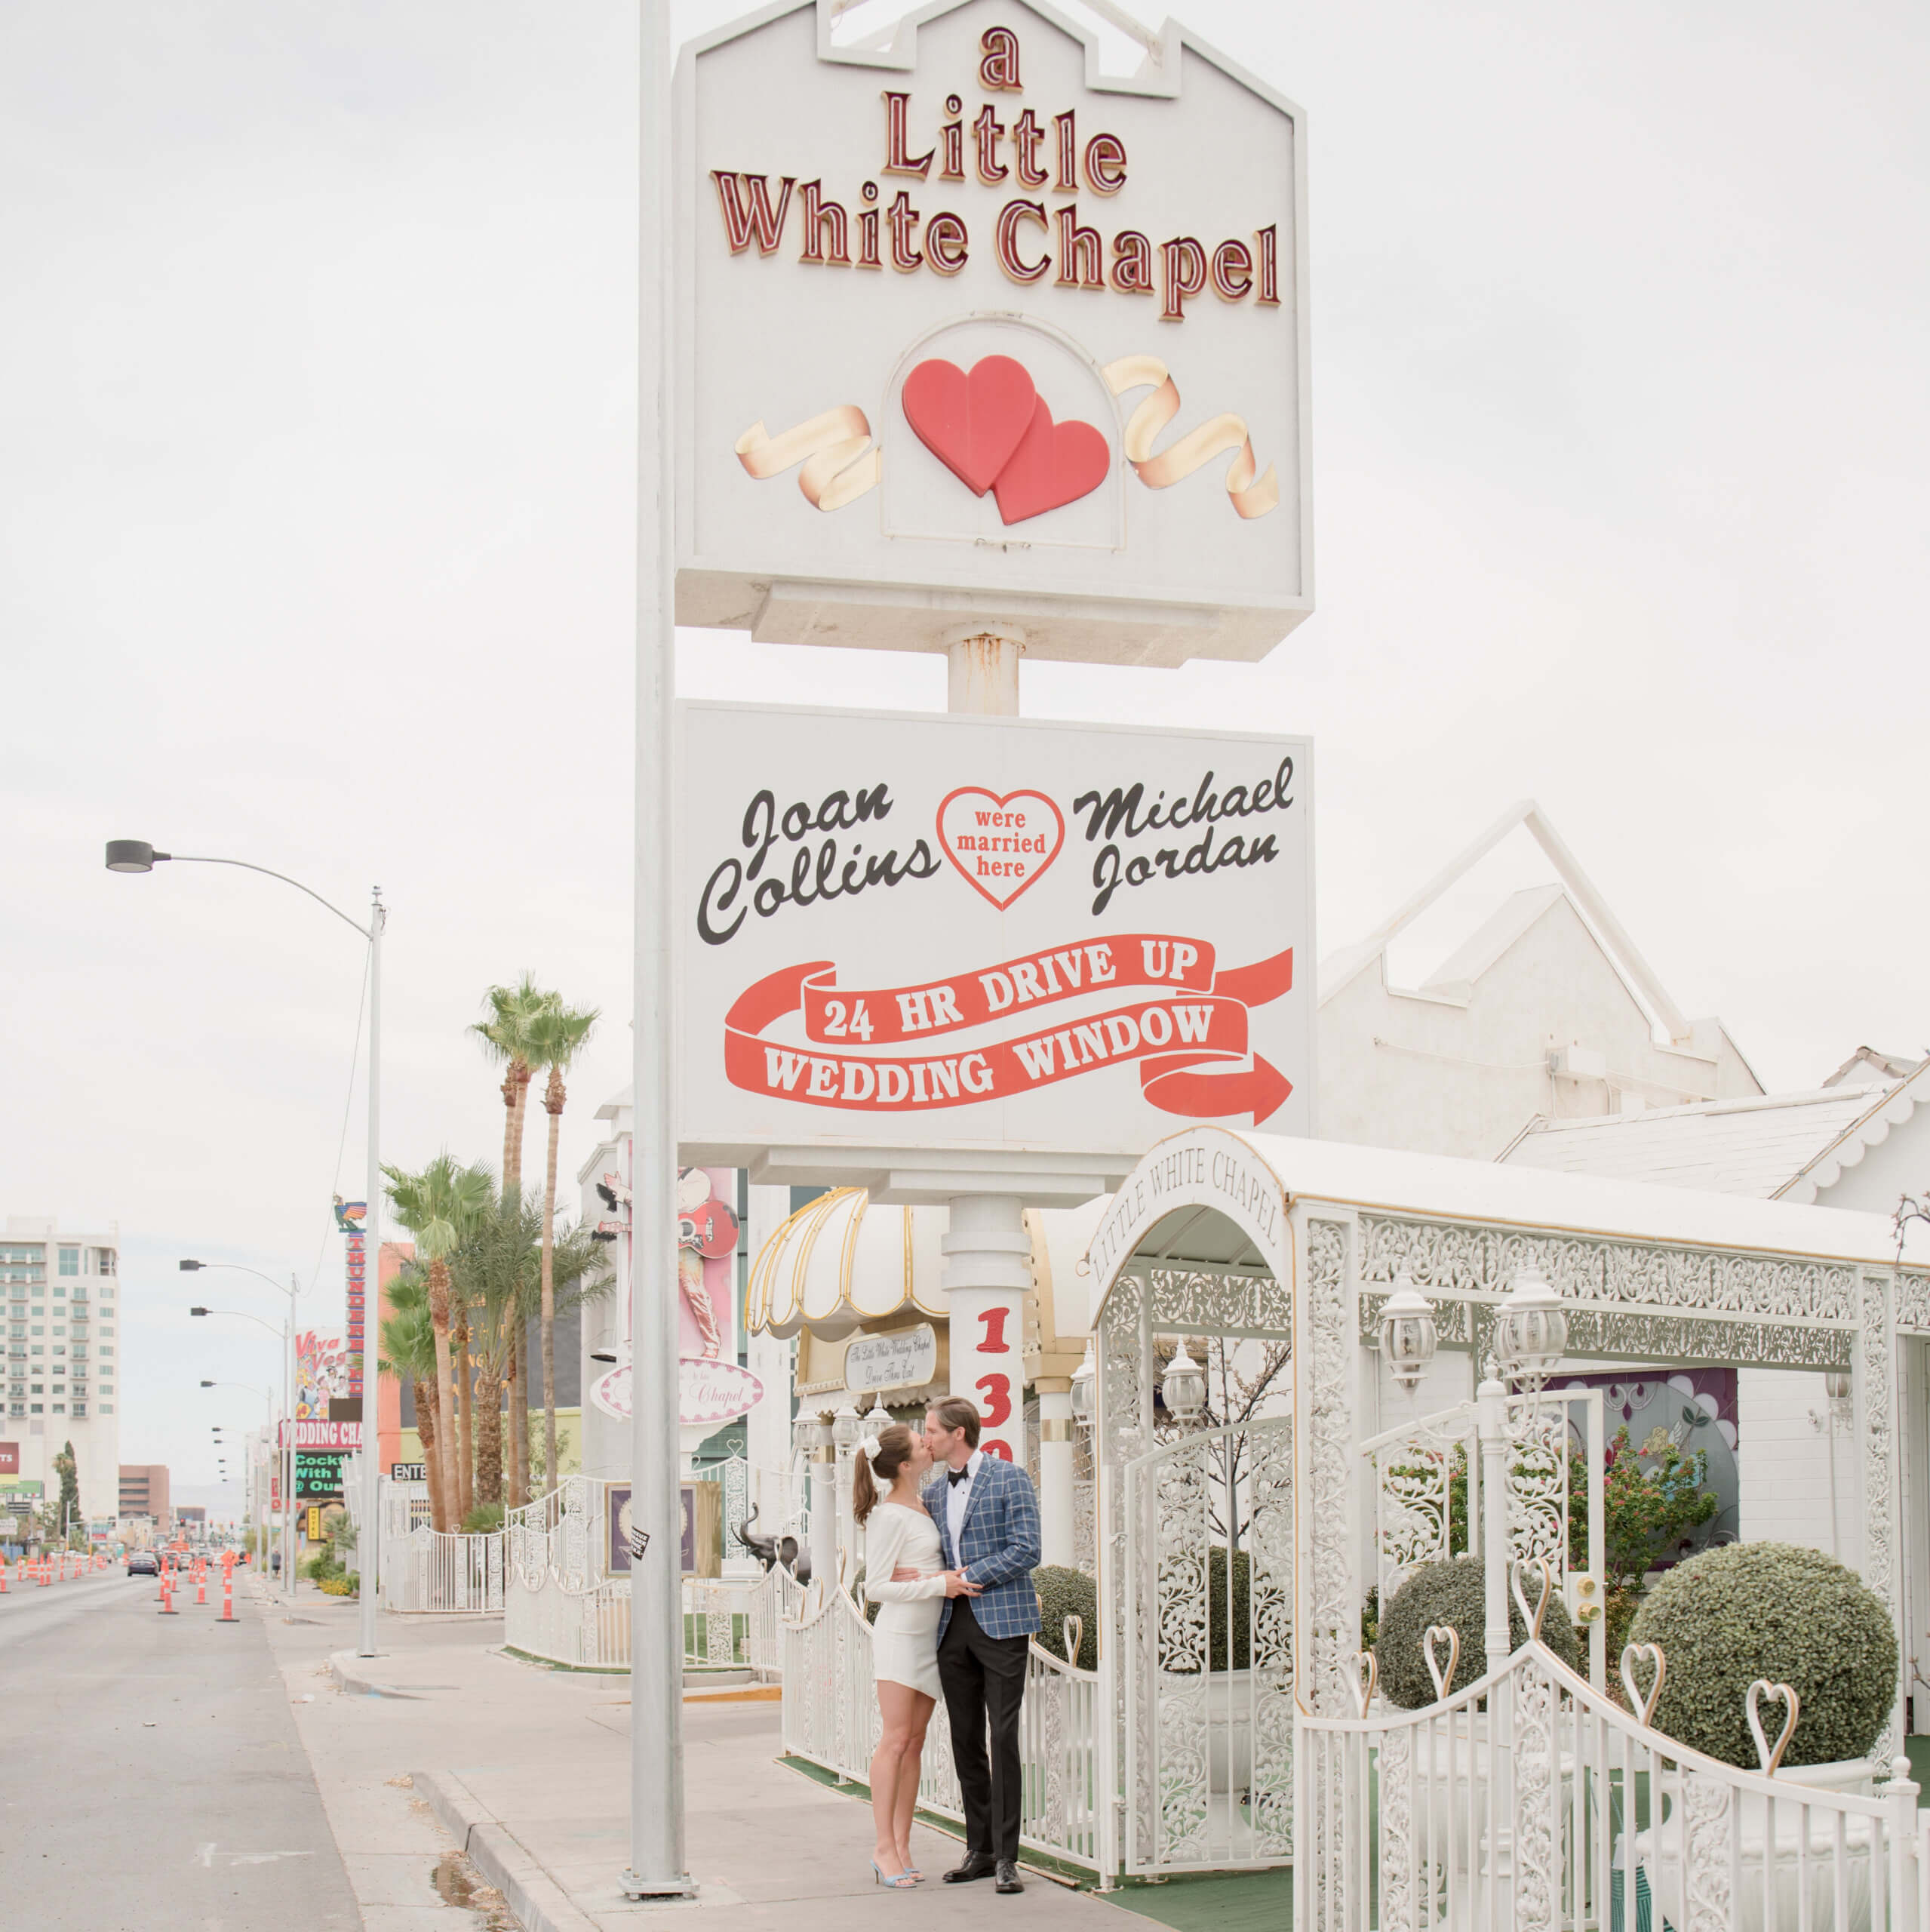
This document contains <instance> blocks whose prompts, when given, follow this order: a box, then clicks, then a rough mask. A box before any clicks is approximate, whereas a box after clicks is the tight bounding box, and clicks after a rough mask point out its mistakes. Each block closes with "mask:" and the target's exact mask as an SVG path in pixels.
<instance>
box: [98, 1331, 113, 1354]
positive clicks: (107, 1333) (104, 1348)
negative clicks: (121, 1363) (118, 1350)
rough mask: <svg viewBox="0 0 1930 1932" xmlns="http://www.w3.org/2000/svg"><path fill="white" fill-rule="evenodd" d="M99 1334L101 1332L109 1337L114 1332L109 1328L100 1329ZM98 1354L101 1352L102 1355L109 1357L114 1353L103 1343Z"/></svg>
mask: <svg viewBox="0 0 1930 1932" xmlns="http://www.w3.org/2000/svg"><path fill="white" fill-rule="evenodd" d="M100 1332H101V1333H102V1334H103V1335H111V1334H113V1332H114V1331H113V1330H112V1329H111V1328H103V1329H102V1330H101V1331H100ZM100 1352H101V1353H102V1354H103V1355H112V1353H113V1352H114V1351H113V1350H112V1349H110V1348H109V1347H108V1346H106V1344H105V1343H103V1344H102V1346H101V1350H100Z"/></svg>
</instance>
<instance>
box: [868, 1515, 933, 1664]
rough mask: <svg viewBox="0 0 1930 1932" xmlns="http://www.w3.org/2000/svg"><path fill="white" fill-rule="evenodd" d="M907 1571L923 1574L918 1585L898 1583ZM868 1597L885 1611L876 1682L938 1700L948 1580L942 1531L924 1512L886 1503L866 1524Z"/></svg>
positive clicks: (877, 1635) (874, 1638)
mask: <svg viewBox="0 0 1930 1932" xmlns="http://www.w3.org/2000/svg"><path fill="white" fill-rule="evenodd" d="M903 1569H912V1570H915V1571H917V1573H918V1580H917V1582H916V1583H893V1581H892V1580H891V1573H892V1572H893V1571H894V1570H903ZM865 1595H867V1596H868V1597H869V1598H871V1601H873V1602H874V1603H875V1604H877V1605H879V1610H878V1620H877V1623H874V1624H873V1625H872V1626H871V1675H872V1676H873V1677H874V1678H877V1680H878V1681H880V1683H884V1684H909V1685H910V1686H911V1688H912V1689H913V1690H922V1691H923V1692H924V1694H925V1695H926V1696H927V1697H937V1695H938V1694H939V1682H938V1620H939V1614H940V1612H941V1611H942V1610H943V1609H944V1607H945V1575H944V1571H943V1569H942V1565H941V1564H940V1561H939V1540H938V1525H937V1524H936V1523H934V1522H933V1521H932V1519H931V1518H930V1515H927V1513H926V1512H925V1511H924V1509H908V1508H907V1507H906V1506H905V1505H904V1504H903V1503H879V1504H878V1505H877V1506H876V1507H875V1508H874V1509H873V1510H872V1511H871V1515H869V1517H868V1518H866V1519H865Z"/></svg>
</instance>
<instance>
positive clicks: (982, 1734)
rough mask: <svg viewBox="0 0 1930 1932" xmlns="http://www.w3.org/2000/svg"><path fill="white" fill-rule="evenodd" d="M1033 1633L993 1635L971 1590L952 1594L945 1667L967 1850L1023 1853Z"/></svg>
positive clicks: (941, 1654)
mask: <svg viewBox="0 0 1930 1932" xmlns="http://www.w3.org/2000/svg"><path fill="white" fill-rule="evenodd" d="M1031 1641H1032V1640H1031V1638H1030V1637H988V1636H987V1635H985V1632H984V1631H982V1629H979V1620H978V1619H977V1618H976V1617H974V1616H973V1614H972V1600H971V1598H970V1597H955V1598H953V1599H952V1604H951V1622H950V1623H948V1624H947V1625H946V1626H945V1637H944V1639H943V1641H942V1642H941V1643H940V1644H939V1647H938V1675H939V1683H940V1684H942V1685H943V1686H944V1687H945V1712H946V1715H947V1716H948V1718H950V1720H951V1761H952V1763H953V1764H954V1767H956V1769H957V1773H958V1789H959V1792H960V1795H961V1796H962V1797H963V1799H964V1801H965V1846H966V1851H967V1856H968V1857H969V1856H970V1855H971V1854H974V1853H976V1854H979V1855H980V1856H982V1857H992V1858H1011V1859H1016V1858H1017V1857H1018V1856H1019V1798H1020V1793H1021V1785H1020V1772H1019V1708H1020V1706H1022V1704H1023V1703H1024V1702H1025V1657H1026V1653H1027V1651H1028V1649H1029V1647H1031ZM988 1727H989V1728H990V1730H991V1753H990V1759H989V1762H988V1758H987V1752H986V1748H985V1746H986V1731H987V1728H988Z"/></svg>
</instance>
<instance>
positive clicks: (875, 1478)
mask: <svg viewBox="0 0 1930 1932" xmlns="http://www.w3.org/2000/svg"><path fill="white" fill-rule="evenodd" d="M858 1447H859V1448H860V1449H861V1450H862V1451H863V1452H864V1457H865V1468H867V1469H869V1470H870V1471H871V1487H872V1489H873V1491H875V1492H876V1494H878V1495H880V1496H889V1495H890V1494H891V1485H890V1483H888V1482H887V1481H885V1480H884V1478H883V1477H882V1476H880V1475H879V1474H878V1439H877V1437H876V1436H875V1435H868V1436H866V1437H865V1438H864V1440H863V1441H861V1442H860V1443H859V1444H858Z"/></svg>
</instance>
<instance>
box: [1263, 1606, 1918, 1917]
mask: <svg viewBox="0 0 1930 1932" xmlns="http://www.w3.org/2000/svg"><path fill="white" fill-rule="evenodd" d="M1536 1621H1538V1620H1536ZM1450 1668H1451V1666H1450ZM1442 1675H1443V1677H1445V1676H1446V1675H1447V1672H1446V1671H1443V1673H1442ZM1361 1701H1363V1702H1366V1703H1369V1709H1367V1710H1366V1712H1365V1714H1364V1715H1355V1716H1350V1717H1332V1716H1325V1715H1313V1714H1309V1713H1305V1712H1303V1713H1302V1716H1301V1720H1300V1743H1299V1750H1298V1759H1297V1764H1296V1773H1297V1780H1298V1790H1297V1792H1296V1804H1297V1807H1298V1811H1299V1814H1300V1817H1301V1821H1302V1823H1301V1832H1300V1857H1299V1862H1298V1865H1297V1866H1296V1869H1295V1886H1294V1890H1295V1908H1296V1910H1295V1921H1296V1924H1297V1925H1298V1928H1299V1932H1426V1929H1427V1928H1431V1927H1443V1928H1450V1927H1451V1928H1454V1929H1455V1932H1504V1928H1506V1929H1507V1932H1643V1929H1644V1928H1646V1927H1649V1926H1651V1925H1653V1926H1654V1927H1656V1928H1658V1932H1660V1928H1661V1927H1664V1926H1667V1927H1673V1928H1674V1932H1916V1929H1917V1927H1918V1926H1919V1923H1920V1922H1921V1921H1922V1914H1923V1912H1924V1909H1925V1900H1924V1898H1923V1897H1922V1892H1923V1890H1924V1887H1925V1884H1927V1883H1930V1878H1926V1873H1930V1866H1925V1863H1924V1858H1925V1839H1924V1836H1923V1833H1924V1832H1925V1829H1930V1828H1926V1827H1925V1826H1919V1822H1918V1819H1917V1815H1916V1797H1917V1787H1916V1785H1914V1784H1913V1783H1910V1780H1909V1779H1908V1777H1907V1775H1905V1774H1907V1769H1908V1767H1907V1761H1905V1760H1904V1759H1901V1758H1898V1760H1896V1761H1895V1764H1894V1765H1893V1767H1892V1769H1893V1770H1895V1772H1896V1774H1897V1775H1895V1777H1892V1779H1890V1780H1889V1781H1888V1782H1887V1783H1884V1784H1883V1785H1882V1786H1881V1787H1880V1788H1879V1789H1877V1790H1876V1791H1875V1792H1870V1790H1868V1789H1867V1788H1866V1789H1864V1790H1862V1791H1858V1790H1853V1789H1818V1788H1816V1787H1814V1786H1809V1785H1806V1784H1803V1783H1800V1782H1799V1780H1801V1779H1802V1777H1803V1776H1804V1767H1796V1768H1795V1769H1793V1770H1784V1771H1781V1772H1778V1773H1776V1774H1774V1775H1773V1776H1771V1775H1765V1774H1759V1773H1756V1772H1751V1771H1746V1770H1739V1769H1738V1768H1737V1767H1735V1765H1733V1764H1723V1763H1721V1762H1719V1761H1718V1760H1716V1759H1715V1758H1705V1757H1704V1756H1702V1755H1701V1754H1700V1753H1699V1752H1695V1751H1691V1750H1689V1749H1687V1748H1686V1746H1683V1745H1681V1744H1680V1743H1676V1742H1675V1741H1674V1740H1673V1739H1670V1738H1668V1737H1664V1736H1663V1735H1662V1734H1661V1733H1660V1732H1658V1731H1655V1730H1651V1729H1649V1728H1648V1727H1646V1725H1645V1724H1643V1722H1642V1721H1641V1719H1640V1718H1639V1717H1635V1716H1631V1715H1630V1714H1629V1712H1626V1711H1624V1710H1622V1709H1620V1708H1618V1706H1616V1705H1615V1704H1614V1703H1612V1702H1610V1700H1609V1699H1608V1698H1607V1697H1606V1696H1604V1695H1603V1694H1601V1693H1600V1692H1598V1691H1597V1690H1594V1689H1593V1687H1591V1686H1590V1684H1588V1683H1587V1681H1585V1680H1584V1679H1583V1678H1581V1677H1579V1676H1578V1675H1576V1674H1575V1672H1573V1671H1572V1670H1570V1669H1569V1668H1568V1667H1567V1666H1566V1665H1565V1664H1563V1663H1562V1662H1561V1660H1560V1659H1559V1658H1558V1657H1556V1655H1555V1654H1554V1652H1553V1651H1550V1650H1548V1649H1547V1648H1545V1647H1544V1646H1543V1645H1541V1644H1540V1643H1538V1642H1537V1641H1535V1640H1533V1639H1532V1638H1531V1639H1529V1641H1528V1642H1526V1644H1523V1646H1522V1647H1521V1648H1520V1650H1519V1651H1517V1652H1516V1653H1515V1654H1514V1656H1513V1657H1511V1658H1509V1659H1507V1660H1506V1661H1505V1662H1504V1663H1503V1664H1501V1666H1500V1667H1499V1668H1498V1669H1495V1670H1492V1671H1490V1672H1488V1673H1487V1674H1486V1675H1483V1677H1482V1678H1480V1679H1479V1680H1478V1681H1476V1682H1475V1683H1473V1684H1470V1685H1468V1686H1467V1688H1466V1689H1464V1690H1461V1691H1459V1692H1458V1693H1456V1694H1455V1695H1453V1696H1452V1697H1448V1698H1446V1699H1443V1700H1438V1701H1437V1702H1436V1703H1432V1704H1430V1705H1428V1706H1424V1708H1422V1709H1418V1710H1412V1711H1403V1710H1398V1709H1391V1708H1388V1707H1385V1706H1381V1707H1378V1708H1375V1707H1373V1706H1372V1703H1371V1689H1370V1690H1369V1698H1368V1699H1367V1700H1361ZM1632 1701H1633V1702H1635V1703H1637V1706H1640V1703H1641V1696H1640V1693H1639V1692H1638V1693H1636V1694H1634V1695H1633V1699H1632ZM1770 1761H1772V1762H1773V1758H1771V1759H1770ZM1303 1915H1304V1916H1303Z"/></svg>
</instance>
